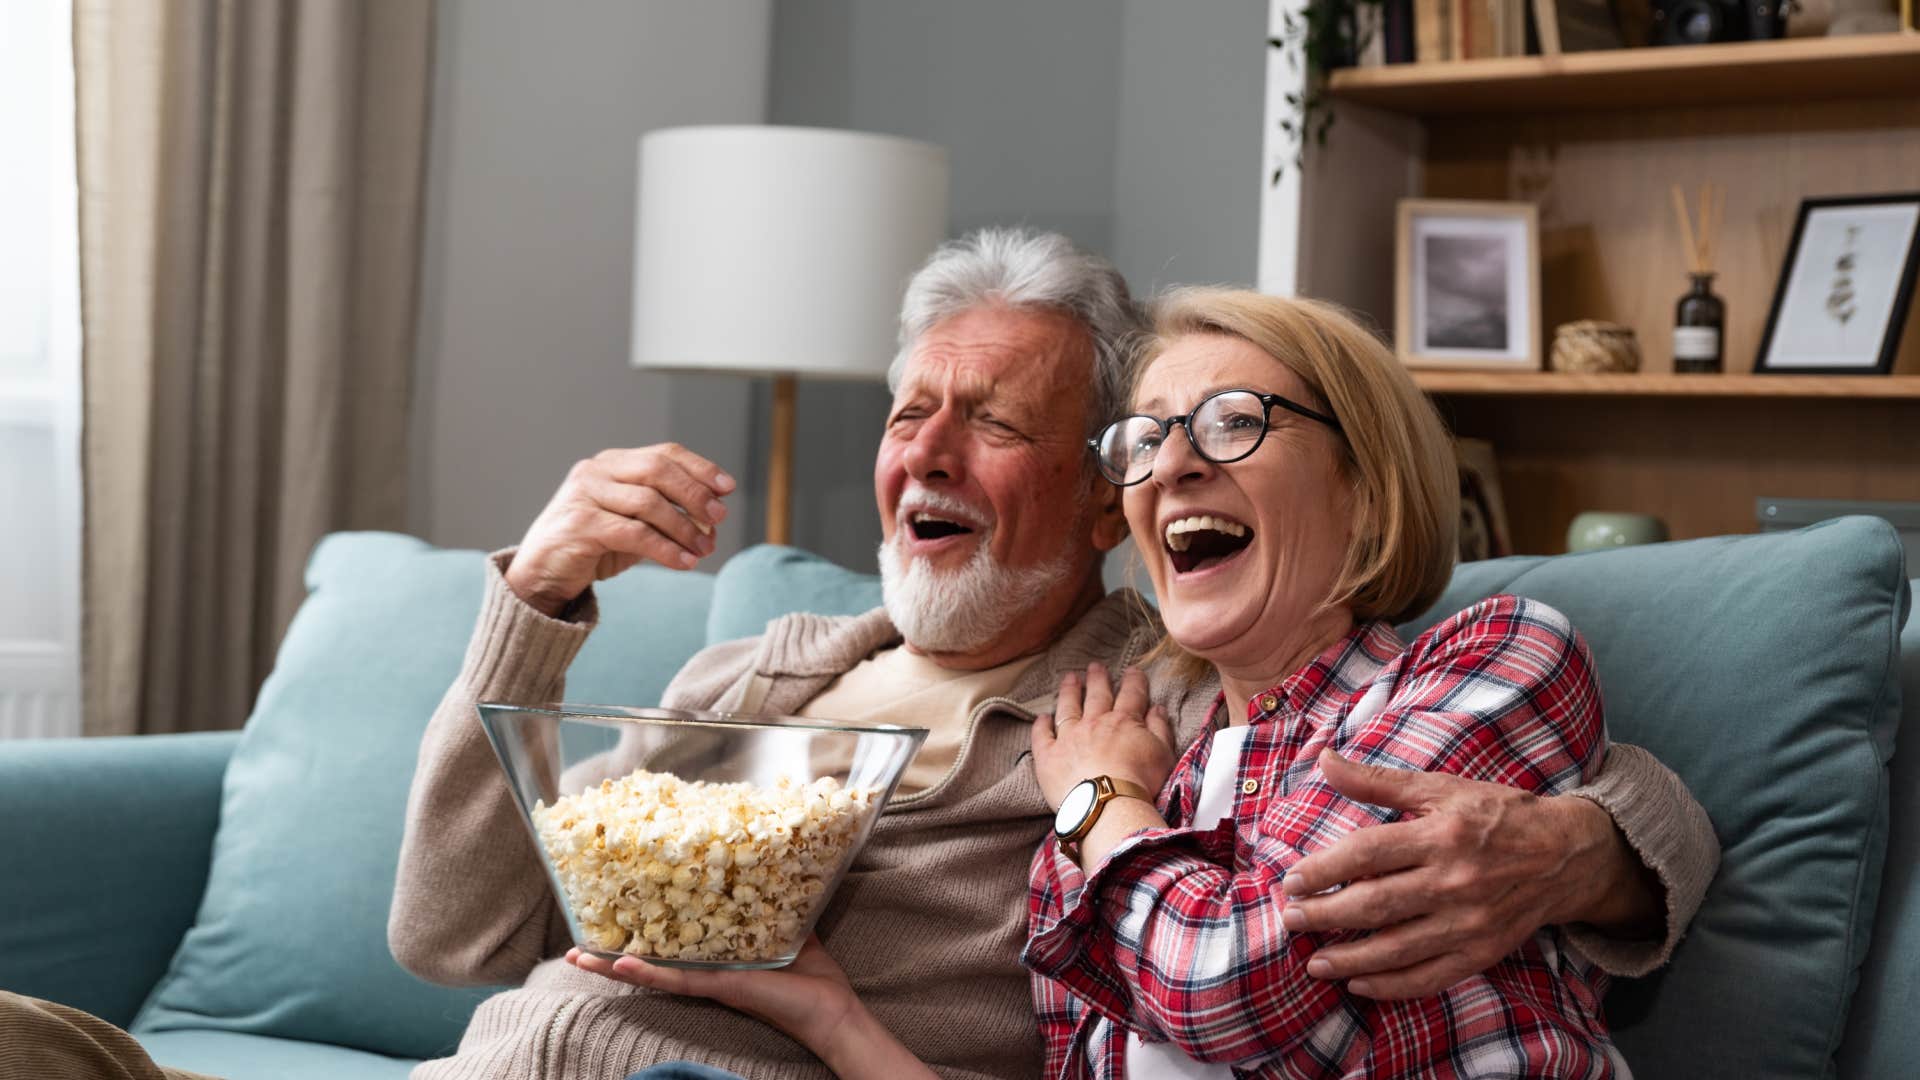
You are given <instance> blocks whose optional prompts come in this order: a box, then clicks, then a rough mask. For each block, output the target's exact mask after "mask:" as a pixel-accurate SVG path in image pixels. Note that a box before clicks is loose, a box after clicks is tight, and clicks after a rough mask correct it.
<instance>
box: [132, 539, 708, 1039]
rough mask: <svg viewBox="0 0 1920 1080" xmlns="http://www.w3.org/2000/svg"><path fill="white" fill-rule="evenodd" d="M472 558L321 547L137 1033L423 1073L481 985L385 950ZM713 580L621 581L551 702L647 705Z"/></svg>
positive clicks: (693, 631)
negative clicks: (423, 971) (296, 1050)
mask: <svg viewBox="0 0 1920 1080" xmlns="http://www.w3.org/2000/svg"><path fill="white" fill-rule="evenodd" d="M481 558H482V556H481V554H480V553H479V552H475V551H444V550H438V549H435V548H433V547H430V546H428V545H427V544H425V543H423V542H422V541H419V540H415V539H412V538H410V537H405V536H396V535H393V534H388V533H346V534H337V535H334V536H330V537H328V538H326V539H325V540H323V541H322V542H321V543H320V545H319V547H317V548H316V549H315V551H314V554H313V557H312V559H311V560H310V561H309V562H308V565H307V588H308V590H309V595H308V597H307V600H306V602H305V603H304V604H303V605H301V608H300V611H299V613H298V615H296V616H295V618H294V620H293V625H292V626H291V627H290V628H289V629H288V631H287V636H286V639H285V641H284V642H282V644H281V647H280V653H279V655H278V657H277V658H276V660H275V662H274V669H273V673H272V675H271V676H269V677H268V679H267V681H266V685H265V686H263V687H262V688H261V691H260V697H259V700H258V701H257V702H256V704H255V706H254V711H253V715H252V717H251V718H250V719H249V720H248V721H247V727H246V730H245V732H244V734H243V735H242V736H241V739H240V743H239V746H238V747H237V748H236V749H235V751H234V754H233V759H232V762H231V764H230V765H229V766H228V768H227V773H226V779H225V785H224V788H223V792H222V803H221V811H220V827H219V831H218V833H217V834H216V836H215V838H214V845H213V859H212V865H211V869H210V871H209V874H208V880H207V891H206V895H205V897H204V899H203V900H202V901H201V904H200V909H199V912H198V914H197V916H196V917H195V923H194V926H193V928H192V929H191V930H189V931H188V932H187V934H186V936H185V937H184V938H183V939H182V941H181V943H180V947H179V949H178V951H177V952H176V953H175V954H174V957H173V962H172V964H171V966H170V967H169V969H168V972H167V974H166V976H165V977H164V978H162V979H161V981H160V983H159V985H158V986H156V987H155V988H154V991H153V994H152V995H151V996H150V997H149V998H148V1000H147V1003H146V1005H145V1007H144V1008H143V1009H142V1010H141V1013H140V1015H139V1017H138V1018H136V1020H135V1022H134V1025H133V1030H134V1031H135V1032H136V1033H138V1034H141V1035H143V1036H144V1035H146V1034H150V1033H155V1032H165V1031H172V1030H178V1029H183V1028H203V1029H217V1030H222V1031H237V1032H247V1033H251V1034H258V1035H272V1036H279V1037H282V1038H287V1039H299V1040H305V1041H310V1042H324V1043H336V1044H339V1045H341V1046H349V1047H356V1048H359V1049H363V1050H369V1051H373V1052H375V1053H379V1054H389V1055H396V1056H401V1057H415V1058H424V1057H432V1056H434V1055H436V1054H439V1053H443V1052H445V1051H446V1050H447V1049H449V1048H450V1047H452V1046H453V1045H454V1044H455V1043H456V1042H457V1041H458V1039H459V1037H460V1033H461V1031H462V1030H463V1029H464V1028H465V1026H466V1022H467V1018H468V1015H469V1014H470V1013H471V1012H472V1010H473V1007H474V1006H475V1005H476V1004H477V1003H478V1002H479V1001H480V999H481V998H483V997H485V996H486V995H487V993H488V991H487V990H484V989H478V990H476V989H461V990H451V989H444V988H440V987H435V986H430V985H428V984H426V983H423V982H420V981H419V980H417V979H415V978H414V977H413V976H412V975H410V974H408V973H407V972H405V971H404V970H402V969H401V968H400V966H399V965H398V964H396V963H395V962H394V960H393V957H392V956H391V955H390V954H389V953H388V951H387V933H386V925H387V908H388V905H389V903H390V902H391V899H392V895H393V879H394V868H395V864H396V862H397V859H398V854H399V848H400V833H401V827H402V815H403V812H404V810H405V807H406V799H407V787H408V784H409V783H410V782H411V780H412V777H413V767H414V760H415V757H416V755H417V752H418V748H419V743H420V735H421V732H422V731H423V730H424V729H425V728H426V723H427V718H428V717H429V716H430V715H431V714H432V712H433V709H434V706H435V704H436V703H437V702H438V701H439V699H440V697H441V695H442V694H443V693H444V692H445V691H446V688H447V686H448V685H449V684H450V683H451V682H452V681H453V678H454V676H455V675H456V674H457V673H458V671H459V668H460V662H461V658H462V656H463V655H464V653H465V651H466V644H467V639H468V637H469V635H470V634H471V633H472V630H473V623H474V619H475V617H476V616H477V614H478V612H479V609H480V589H481V583H482V580H483V578H482V564H481ZM712 580H713V579H712V578H711V577H710V576H708V575H704V574H683V573H677V572H673V571H669V570H665V569H661V568H659V567H654V566H643V567H638V568H636V569H634V570H632V571H629V572H628V573H626V574H623V575H621V576H620V577H618V578H616V579H614V580H613V581H610V582H606V583H604V584H603V585H602V586H601V587H600V589H599V591H600V596H601V601H602V620H601V625H600V628H599V629H598V630H597V631H595V633H594V634H593V636H592V638H591V639H589V641H588V642H587V645H586V647H585V648H584V649H582V650H581V652H580V655H579V656H578V658H577V659H576V660H575V661H574V666H573V670H572V672H571V677H570V679H569V682H568V693H569V696H571V697H575V698H577V699H580V700H586V701H612V702H645V703H651V702H656V701H658V700H659V696H660V692H661V690H662V689H663V688H664V687H665V685H666V683H667V680H668V678H670V677H671V676H672V674H673V673H674V671H675V670H677V669H678V668H679V666H680V664H681V663H682V662H683V661H684V660H685V659H686V658H687V657H688V656H689V655H691V654H692V653H693V652H695V651H696V650H697V649H698V648H699V647H700V646H701V644H702V635H701V629H702V628H703V627H704V626H705V623H706V606H707V602H708V599H709V597H710V596H711V593H712Z"/></svg>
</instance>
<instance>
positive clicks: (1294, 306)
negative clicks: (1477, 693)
mask: <svg viewBox="0 0 1920 1080" xmlns="http://www.w3.org/2000/svg"><path fill="white" fill-rule="evenodd" d="M1194 334H1226V335H1229V336H1231V337H1236V338H1240V339H1242V340H1244V341H1246V342H1248V343H1249V344H1251V345H1253V346H1254V347H1255V348H1257V349H1259V350H1260V351H1261V352H1264V353H1266V354H1267V355H1268V356H1271V357H1273V359H1274V360H1275V361H1277V362H1278V363H1280V364H1281V365H1282V366H1284V367H1285V368H1286V369H1287V370H1288V371H1291V372H1293V373H1294V375H1296V376H1298V377H1299V379H1300V381H1301V382H1303V383H1305V384H1306V385H1307V389H1309V390H1310V391H1312V393H1313V395H1314V397H1315V398H1317V399H1318V400H1317V401H1308V402H1303V404H1306V405H1310V406H1316V407H1324V408H1325V409H1327V410H1328V411H1330V412H1332V413H1333V415H1334V417H1335V418H1336V419H1338V420H1339V421H1340V428H1341V436H1342V437H1341V443H1342V446H1343V449H1344V451H1345V460H1344V461H1343V466H1344V471H1345V472H1346V474H1347V476H1348V477H1349V479H1350V480H1351V482H1352V484H1353V489H1352V490H1353V543H1352V546H1351V547H1350V548H1349V549H1348V552H1347V559H1346V562H1345V563H1344V564H1343V565H1342V566H1341V568H1340V572H1339V574H1338V575H1337V576H1336V578H1335V579H1334V583H1333V587H1332V588H1331V590H1329V592H1328V595H1327V597H1326V599H1325V601H1324V604H1325V605H1326V606H1327V607H1340V606H1347V607H1350V608H1351V609H1352V610H1353V615H1354V618H1355V620H1356V621H1359V622H1368V621H1372V620H1374V619H1385V620H1387V621H1388V622H1401V621H1404V620H1406V619H1409V618H1412V617H1413V616H1415V615H1418V614H1419V613H1421V612H1422V611H1425V610H1426V609H1427V608H1428V607H1431V606H1432V605H1433V602H1434V601H1435V600H1437V599H1439V597H1440V593H1441V592H1442V591H1443V590H1444V589H1445V588H1446V587H1447V582H1448V580H1449V579H1450V577H1451V576H1452V573H1453V564H1454V560H1455V558H1456V557H1457V555H1458V552H1459V540H1458V532H1459V528H1460V474H1459V467H1458V465H1457V464H1456V463H1455V460H1454V454H1453V443H1452V440H1451V439H1450V438H1449V437H1448V435H1447V430H1446V426H1445V425H1444V424H1442V423H1441V421H1440V414H1439V413H1438V412H1437V411H1436V410H1435V409H1434V407H1433V403H1432V402H1430V401H1428V400H1427V397H1426V395H1425V394H1422V393H1421V392H1420V389H1419V388H1418V387H1416V386H1415V385H1414V384H1413V379H1412V378H1411V377H1409V376H1408V375H1407V371H1406V368H1405V367H1403V366H1401V364H1400V362H1399V361H1398V360H1397V359H1395V357H1394V355H1393V353H1392V351H1390V350H1389V349H1388V348H1387V346H1386V345H1385V344H1384V343H1382V342H1381V340H1380V339H1379V338H1378V337H1376V336H1375V335H1374V334H1373V333H1372V332H1370V331H1369V330H1367V329H1366V328H1364V327H1362V326H1361V325H1360V324H1359V323H1358V322H1356V321H1355V320H1354V318H1353V316H1351V315H1349V314H1348V313H1347V312H1346V310H1345V309H1344V308H1341V307H1340V306H1339V305H1337V304H1330V303H1327V302H1325V301H1321V300H1305V299H1289V298H1286V297H1279V296H1269V295H1266V294H1264V293H1257V292H1249V291H1246V290H1242V289H1224V288H1186V289H1175V290H1173V291H1171V292H1168V293H1166V294H1165V295H1163V296H1162V297H1161V298H1160V299H1159V300H1157V301H1156V302H1155V304H1154V307H1153V329H1152V331H1151V332H1150V333H1149V335H1148V336H1147V338H1146V339H1145V340H1144V342H1143V343H1142V346H1141V348H1140V351H1139V353H1138V355H1137V357H1136V360H1135V364H1134V370H1133V380H1132V386H1131V387H1130V389H1129V395H1130V396H1131V395H1132V394H1134V393H1137V392H1138V390H1139V386H1140V381H1141V379H1142V378H1144V377H1145V375H1146V373H1147V371H1148V369H1150V368H1152V367H1153V364H1154V361H1156V360H1158V359H1159V358H1160V356H1161V355H1162V354H1163V353H1165V351H1166V349H1167V347H1168V346H1169V345H1171V344H1172V343H1173V342H1175V341H1177V340H1179V339H1180V338H1183V337H1188V336H1190V335H1194ZM1252 389H1262V388H1259V387H1254V388H1252Z"/></svg>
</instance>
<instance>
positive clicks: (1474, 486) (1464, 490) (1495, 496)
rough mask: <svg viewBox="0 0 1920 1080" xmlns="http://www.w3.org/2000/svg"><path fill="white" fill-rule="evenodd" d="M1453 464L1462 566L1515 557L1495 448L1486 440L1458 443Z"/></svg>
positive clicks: (1454, 444) (1470, 440) (1456, 442)
mask: <svg viewBox="0 0 1920 1080" xmlns="http://www.w3.org/2000/svg"><path fill="white" fill-rule="evenodd" d="M1453 456H1454V463H1455V464H1456V465H1458V466H1459V469H1460V532H1459V541H1460V552H1459V559H1458V561H1460V562H1477V561H1479V560H1481V559H1499V558H1504V557H1506V556H1508V555H1511V554H1513V540H1512V539H1511V536H1512V534H1510V533H1509V532H1508V531H1507V503H1506V499H1504V498H1503V497H1502V496H1501V494H1500V470H1499V468H1498V466H1497V464H1496V463H1495V461H1494V456H1493V444H1492V443H1490V442H1488V441H1487V440H1485V439H1455V440H1454V442H1453Z"/></svg>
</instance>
